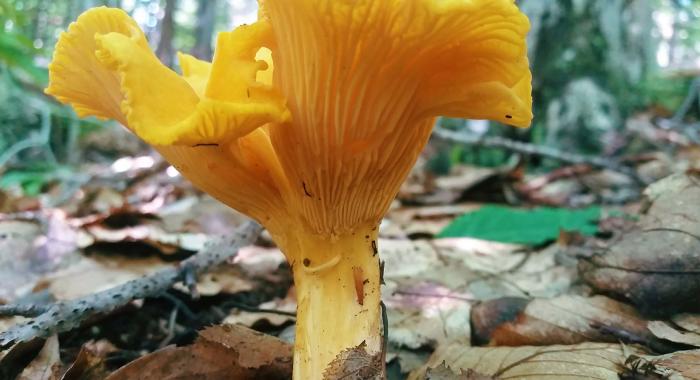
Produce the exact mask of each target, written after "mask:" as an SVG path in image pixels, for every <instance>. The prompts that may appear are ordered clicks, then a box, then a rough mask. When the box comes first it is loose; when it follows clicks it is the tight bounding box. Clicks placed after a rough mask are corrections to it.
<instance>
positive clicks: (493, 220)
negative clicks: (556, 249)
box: [438, 206, 601, 244]
mask: <svg viewBox="0 0 700 380" xmlns="http://www.w3.org/2000/svg"><path fill="white" fill-rule="evenodd" d="M600 216H601V209H600V207H588V208H583V209H576V210H572V209H566V208H551V207H537V208H532V209H517V208H511V207H505V206H484V207H482V208H480V209H478V210H476V211H474V212H470V213H467V214H464V215H462V216H461V217H459V218H457V219H455V220H454V221H453V222H452V223H450V224H449V225H448V226H447V227H445V229H444V230H442V232H441V233H440V234H439V235H438V236H439V237H441V238H448V237H472V238H476V239H482V240H491V241H498V242H503V243H517V244H542V243H544V242H547V241H549V240H554V239H556V238H557V237H558V236H559V233H560V231H561V230H565V231H576V232H579V233H581V234H584V235H594V234H595V233H596V232H598V219H600Z"/></svg>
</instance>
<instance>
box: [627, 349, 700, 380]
mask: <svg viewBox="0 0 700 380" xmlns="http://www.w3.org/2000/svg"><path fill="white" fill-rule="evenodd" d="M626 366H627V368H626V370H625V373H624V376H625V377H624V378H626V379H638V378H644V379H668V380H700V350H692V351H678V352H674V353H671V354H666V355H661V356H651V355H630V356H629V357H628V358H627V360H626ZM642 376H643V377H642Z"/></svg>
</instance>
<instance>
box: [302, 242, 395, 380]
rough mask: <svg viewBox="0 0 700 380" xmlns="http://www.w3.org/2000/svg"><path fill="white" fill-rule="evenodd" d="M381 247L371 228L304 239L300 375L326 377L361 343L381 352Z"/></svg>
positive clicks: (309, 379) (367, 350) (307, 379)
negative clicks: (344, 354) (340, 357)
mask: <svg viewBox="0 0 700 380" xmlns="http://www.w3.org/2000/svg"><path fill="white" fill-rule="evenodd" d="M376 247H377V245H376V233H370V232H368V233H365V234H360V233H357V234H354V235H349V236H345V237H340V238H336V239H333V240H332V241H330V240H324V239H319V238H315V237H308V238H302V239H300V240H299V246H298V248H301V250H300V251H299V252H298V253H299V255H296V256H294V257H296V258H298V260H297V261H295V263H294V265H293V271H294V283H295V287H296V295H297V302H298V306H297V324H296V341H295V345H294V379H295V380H300V379H304V380H314V379H323V378H324V372H326V371H327V370H329V369H328V368H329V365H331V363H332V362H333V361H334V360H335V359H336V358H337V357H338V355H339V354H341V353H342V352H344V351H348V350H352V349H355V348H357V347H361V348H362V349H363V350H364V353H366V354H367V355H369V356H371V357H373V356H375V355H378V354H379V353H380V352H381V348H382V347H381V346H382V337H381V308H380V299H381V296H380V286H381V284H380V281H381V279H380V269H379V255H378V254H377V248H376ZM314 253H319V254H314ZM304 255H306V256H304ZM336 364H337V363H336Z"/></svg>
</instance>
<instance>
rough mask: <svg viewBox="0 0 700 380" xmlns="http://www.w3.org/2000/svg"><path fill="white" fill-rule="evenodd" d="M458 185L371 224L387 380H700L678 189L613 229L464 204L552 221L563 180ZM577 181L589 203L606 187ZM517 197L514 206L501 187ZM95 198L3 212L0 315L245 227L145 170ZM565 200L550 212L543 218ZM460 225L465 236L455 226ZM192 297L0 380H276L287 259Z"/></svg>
mask: <svg viewBox="0 0 700 380" xmlns="http://www.w3.org/2000/svg"><path fill="white" fill-rule="evenodd" d="M470 170H471V169H470V168H468V167H462V168H458V169H457V170H455V171H454V172H453V174H452V176H448V177H444V178H440V177H437V178H422V179H419V180H418V182H420V183H419V184H418V185H416V184H415V183H414V184H413V187H410V186H412V185H411V184H410V183H408V184H407V185H406V186H408V187H405V188H404V191H403V192H402V194H401V195H400V197H399V199H400V200H399V201H397V202H396V204H395V205H394V207H392V210H391V211H390V213H389V214H388V216H387V218H386V220H385V221H384V222H383V224H382V228H381V230H380V235H381V239H380V241H379V244H378V246H379V249H380V256H381V257H382V260H383V261H384V262H385V271H384V280H385V282H386V286H385V288H384V289H383V291H384V303H385V304H386V307H387V316H388V323H389V325H388V332H389V334H388V343H389V345H388V347H387V350H388V352H387V355H386V357H387V366H388V371H389V373H390V374H391V375H390V378H392V379H393V378H406V376H408V377H409V378H411V379H476V380H484V379H518V378H528V379H529V378H537V377H538V376H546V377H548V378H561V379H567V378H572V379H573V378H582V377H586V378H598V379H608V378H609V379H618V378H635V377H633V376H642V375H643V376H649V375H652V374H656V375H658V376H667V377H666V378H674V379H675V378H678V379H695V378H700V376H698V368H697V365H695V364H693V363H696V362H697V361H698V355H699V354H698V353H697V351H694V350H693V348H694V347H698V346H699V345H698V338H697V337H698V336H699V335H698V334H699V331H700V322H698V321H700V319H699V318H700V317H698V316H697V315H696V314H693V312H694V309H693V307H692V306H693V305H692V303H688V302H680V300H681V299H688V297H691V298H692V296H691V295H690V294H697V292H696V291H695V289H696V287H695V285H693V284H694V283H695V275H696V273H695V269H694V266H695V264H696V261H697V260H696V255H695V253H696V252H699V251H698V250H697V249H695V248H697V247H695V245H694V244H695V243H696V241H694V240H693V238H692V237H693V236H692V235H694V234H693V231H698V230H700V229H698V228H697V227H698V226H697V225H696V222H697V220H700V218H698V215H699V213H700V211H698V210H697V209H696V208H695V209H694V208H692V207H690V206H692V205H697V204H700V201H699V199H700V198H698V195H697V194H698V193H697V188H696V184H697V183H700V182H697V181H698V180H697V178H696V177H693V176H692V175H680V174H679V175H675V176H672V177H670V178H668V179H666V180H663V181H662V182H660V183H657V184H655V185H653V186H651V187H650V188H649V189H648V190H647V191H646V193H645V195H646V201H645V203H644V204H643V205H642V207H641V213H640V217H639V218H638V220H636V221H635V220H632V221H630V220H628V219H625V218H624V217H623V218H620V217H619V216H616V214H610V213H608V211H609V210H601V209H600V208H598V207H596V206H593V207H590V208H588V209H583V210H581V211H579V212H573V213H572V212H569V211H565V210H563V209H561V211H559V209H552V208H550V209H529V211H527V212H525V213H524V214H523V209H522V208H519V209H517V210H516V209H511V208H507V207H504V206H499V207H493V206H484V205H482V204H480V203H474V202H469V201H471V200H472V199H482V198H479V197H475V196H474V195H475V194H478V193H479V192H480V191H483V190H481V189H480V187H481V186H486V187H484V188H483V189H486V188H488V189H493V186H494V185H497V186H501V185H499V182H498V181H504V182H503V184H502V186H503V188H504V189H505V188H509V189H510V190H509V191H515V192H518V191H520V192H521V193H520V195H521V196H522V198H523V199H538V201H537V202H535V204H540V205H549V206H553V205H554V206H562V205H570V204H571V202H572V200H573V199H579V200H580V199H584V198H583V197H580V196H579V195H577V192H581V191H583V190H582V189H584V188H585V186H584V187H581V186H573V187H571V186H569V185H566V184H562V182H563V181H569V180H570V178H569V177H567V174H566V173H565V172H562V173H561V174H558V175H557V176H549V177H547V178H542V180H541V181H540V182H539V184H538V183H537V182H536V181H535V179H533V178H531V177H529V178H524V177H521V176H517V175H516V176H513V175H511V174H509V173H508V170H514V169H513V168H501V169H498V170H482V171H476V172H470ZM587 173H589V174H591V176H590V178H588V179H587V181H588V182H587V185H586V186H588V187H590V186H594V187H595V186H598V187H599V188H600V189H599V190H600V191H603V190H604V188H605V187H606V186H608V185H609V183H617V182H615V179H613V178H611V177H609V176H600V175H599V176H597V177H595V176H593V174H599V173H595V172H594V171H588V172H587ZM506 178H507V179H508V181H505V179H506ZM518 178H519V179H518ZM519 180H520V181H522V180H527V181H528V187H524V186H513V183H512V182H511V181H519ZM101 181H103V183H101V184H96V183H89V184H85V185H84V186H83V187H82V188H81V190H80V191H82V192H83V194H82V196H79V197H75V198H72V199H71V200H70V201H69V202H68V203H67V204H64V205H62V206H60V207H53V208H44V207H42V206H41V205H39V206H38V207H37V206H36V204H34V205H33V206H29V207H30V208H34V211H30V212H28V211H22V210H21V209H17V208H13V209H12V211H11V212H12V213H11V214H5V215H3V217H2V218H0V245H2V247H3V252H8V254H6V255H3V256H2V257H0V260H3V261H2V263H3V265H0V268H2V269H1V270H5V271H6V272H3V274H6V275H7V276H0V281H5V282H4V283H3V284H4V286H2V287H0V289H1V290H0V292H2V293H0V304H2V303H13V304H14V303H17V302H38V301H36V300H41V301H40V302H51V301H53V300H65V299H72V298H75V297H80V296H84V295H87V294H91V293H93V292H95V291H97V290H100V289H106V288H109V287H112V286H114V285H117V284H120V283H123V282H124V281H128V280H130V279H134V278H137V277H139V276H143V275H147V274H148V273H152V272H153V271H155V270H158V269H159V268H164V267H167V266H171V265H175V264H176V263H177V262H179V261H180V260H182V259H183V258H186V257H188V256H189V255H192V254H193V253H194V252H196V251H197V250H198V249H200V248H201V247H202V245H203V244H204V242H205V241H206V239H207V238H208V237H209V236H212V235H216V234H221V233H223V232H225V231H227V230H228V228H230V226H231V225H235V224H238V223H240V222H241V221H242V220H244V219H243V218H242V217H241V216H240V215H238V214H236V213H235V212H233V211H230V210H228V209H227V208H225V207H224V206H222V205H220V204H219V203H218V202H216V201H215V200H212V199H211V198H208V197H206V196H202V195H201V194H199V193H198V192H197V191H196V190H194V189H193V188H191V186H189V185H187V184H183V183H182V182H181V181H180V180H173V179H168V178H165V177H164V176H162V175H160V174H159V173H158V171H156V170H152V171H148V170H147V173H144V171H143V170H139V169H134V170H133V171H131V172H129V173H128V174H127V175H125V176H124V177H122V179H120V181H123V186H122V187H119V186H117V187H115V186H113V183H110V182H109V180H107V179H102V180H101ZM421 181H422V182H421ZM596 181H597V182H596ZM516 185H517V183H516ZM546 186H560V187H559V189H560V190H556V191H552V190H551V188H550V189H549V190H546V191H545V190H544V189H545V187H546ZM561 186H563V187H561ZM563 188H568V190H566V191H567V193H566V194H567V195H566V196H565V197H560V198H558V199H553V198H551V199H550V200H549V201H548V200H546V198H547V197H552V196H554V195H556V194H557V192H559V194H562V193H561V191H562V190H561V189H563ZM115 189H119V190H115ZM489 191H490V190H489ZM548 191H549V192H548ZM426 195H430V196H426ZM465 201H466V202H465ZM454 202H461V203H456V204H455V203H454ZM25 204H27V205H32V203H31V202H27V203H25ZM626 212H628V213H629V210H626ZM519 213H520V214H519ZM521 214H522V218H523V219H522V220H520V221H518V220H517V219H518V217H520V216H519V215H521ZM565 214H566V215H565ZM470 215H471V216H470ZM475 215H476V216H475ZM611 215H612V216H611ZM460 217H461V218H476V219H474V220H471V221H470V222H469V223H468V224H465V219H460ZM600 217H602V220H599V222H600V223H599V224H597V223H596V219H599V218H600ZM479 218H481V219H479ZM538 218H539V219H538ZM555 219H556V220H559V221H561V223H559V222H556V223H555V222H553V220H555ZM533 220H535V221H536V223H535V222H533ZM480 221H481V222H480ZM484 221H488V222H489V223H492V224H493V225H495V226H497V227H500V230H499V231H500V232H503V233H501V234H500V235H498V234H497V235H493V234H491V235H488V234H486V233H488V232H489V230H490V231H491V232H492V231H493V230H494V229H493V228H489V229H484V228H483V227H484V226H485V224H484V223H483V222H484ZM528 221H529V222H530V224H531V225H529V226H528V224H527V222H528ZM465 225H467V226H468V228H466V229H465V228H464V226H465ZM456 226H457V227H459V226H461V227H460V228H456ZM469 226H471V227H469ZM519 226H521V227H526V228H529V230H530V231H532V234H531V235H529V233H524V232H522V231H519V230H518V228H520V227H519ZM533 227H534V228H533ZM539 227H541V228H539ZM479 228H481V231H483V232H484V233H481V232H479V231H480V230H479ZM446 229H447V230H449V231H451V232H450V233H449V234H444V233H443V235H441V232H443V231H445V230H446ZM499 231H497V232H499ZM679 231H680V232H679ZM647 234H651V235H654V234H658V236H657V235H654V239H651V240H650V239H646V238H645V237H644V236H645V235H647ZM447 235H449V237H447ZM516 235H517V236H519V237H520V238H518V239H513V238H512V236H516ZM517 236H516V237H517ZM652 240H659V241H663V242H664V245H663V246H658V244H657V245H654V243H653V242H652ZM669 252H670V253H669ZM37 263H39V264H41V265H33V264H37ZM10 276H12V277H10ZM191 289H192V288H190V287H188V286H185V285H183V284H178V285H177V286H175V287H174V288H173V289H172V290H171V291H169V292H168V293H167V294H164V295H163V296H162V297H159V298H154V299H145V300H134V301H133V302H131V303H130V304H129V305H127V306H125V307H123V308H120V309H118V310H115V311H114V312H113V313H110V314H109V315H102V316H95V317H94V318H91V319H89V320H88V321H87V322H86V323H85V324H84V325H83V326H81V327H80V328H77V329H75V330H74V331H71V332H69V333H62V334H60V335H58V336H55V337H52V338H50V339H48V340H46V341H44V340H39V341H38V342H30V343H22V344H18V345H15V346H14V347H11V348H9V349H8V350H5V351H4V352H2V353H1V354H0V374H5V373H11V374H13V376H14V378H17V376H21V375H23V374H24V376H25V378H32V377H26V376H34V377H36V378H46V379H52V378H56V379H66V380H71V379H87V380H90V379H103V378H109V379H113V380H114V379H117V380H118V379H122V378H124V379H126V378H129V379H138V378H144V379H145V378H158V379H168V378H193V377H196V376H199V377H201V378H203V379H219V378H221V379H223V378H231V376H237V377H236V378H241V379H245V378H251V379H253V378H273V379H274V378H289V376H290V373H291V356H290V355H291V346H290V344H289V343H287V341H290V340H293V334H289V332H290V331H291V332H293V326H294V320H295V318H294V310H295V305H296V299H295V295H294V291H293V287H291V274H290V272H289V268H288V267H287V265H286V264H285V261H284V257H283V255H282V253H281V252H280V251H279V250H278V249H276V248H275V247H274V246H271V245H270V241H269V240H268V239H265V238H264V237H262V238H261V239H259V241H258V243H257V244H256V245H255V246H251V247H246V248H244V249H243V250H241V252H240V253H239V255H238V256H237V257H236V259H235V260H234V261H233V262H231V263H229V264H227V265H224V266H221V267H220V268H218V269H216V270H214V271H212V272H209V273H206V274H203V275H202V276H200V277H199V278H198V279H197V285H196V290H197V292H196V294H192V293H191ZM693 292H695V293H693ZM661 311H662V312H661ZM679 313H684V314H679ZM19 320H26V319H24V318H23V317H4V318H2V317H0V330H4V329H8V328H10V327H11V326H12V325H13V324H14V323H16V322H17V321H19ZM212 325H213V327H207V326H212ZM242 326H248V327H252V328H255V329H256V330H259V331H261V332H264V333H265V335H261V334H259V333H256V332H253V331H252V330H247V329H245V328H243V327H242ZM273 335H277V336H279V337H284V339H285V340H286V341H285V340H280V339H276V338H274V337H272V336H273ZM346 354H347V355H346V356H344V357H340V358H339V359H341V360H340V361H339V362H338V363H337V364H338V365H337V366H336V367H334V369H332V370H331V372H333V371H336V372H337V374H332V373H331V374H329V376H335V377H338V376H341V375H343V376H345V375H348V374H349V375H348V376H355V377H356V378H362V377H357V376H364V375H362V374H370V375H367V376H372V375H371V374H374V373H375V372H374V370H373V369H376V368H377V365H378V364H377V362H376V360H375V359H374V358H366V357H364V356H362V350H361V347H358V348H357V350H350V351H348V352H347V353H346ZM8 358H9V359H8ZM350 359H352V360H350ZM7 371H9V372H7ZM36 374H41V375H36ZM37 376H43V377H37ZM52 376H53V377H52ZM148 376H151V377H148ZM392 376H393V377H392ZM672 376H676V377H672ZM330 378H332V377H330ZM349 378H352V377H349Z"/></svg>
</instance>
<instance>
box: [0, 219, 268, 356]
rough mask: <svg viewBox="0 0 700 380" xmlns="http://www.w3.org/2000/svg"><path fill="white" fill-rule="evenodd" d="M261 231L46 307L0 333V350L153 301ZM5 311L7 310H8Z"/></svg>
mask: <svg viewBox="0 0 700 380" xmlns="http://www.w3.org/2000/svg"><path fill="white" fill-rule="evenodd" d="M261 231H262V227H261V226H260V225H259V224H257V223H255V222H247V223H245V224H244V225H242V226H241V227H239V228H238V229H236V231H234V232H233V233H232V234H231V235H227V236H223V237H220V238H216V239H214V240H212V241H211V242H209V243H208V244H207V245H206V246H205V247H204V248H203V249H202V250H201V251H200V252H198V253H197V254H196V255H194V256H192V257H190V258H189V259H187V260H185V261H183V262H182V263H181V264H180V265H179V266H177V267H171V268H167V269H163V270H161V271H158V272H156V273H154V274H152V275H150V276H144V277H141V278H139V279H136V280H132V281H129V282H126V283H124V284H122V285H118V286H115V287H113V288H111V289H108V290H104V291H101V292H98V293H94V294H90V295H87V296H85V297H82V298H78V299H75V300H70V301H62V302H57V303H54V304H51V305H48V306H47V308H48V309H47V310H46V311H44V312H43V313H41V314H40V315H38V316H37V317H36V318H34V319H32V320H30V321H27V322H24V323H20V324H17V325H15V326H13V327H12V328H10V329H9V330H7V331H5V332H2V333H0V350H2V349H5V348H7V347H9V346H10V345H11V344H14V343H18V342H24V341H27V340H29V339H32V338H35V337H47V336H50V335H52V334H55V333H60V332H64V331H69V330H71V329H73V328H76V327H78V326H80V324H81V323H82V322H83V321H84V320H86V319H87V318H88V317H90V316H92V315H95V314H99V313H108V312H110V311H112V310H115V309H117V308H118V307H121V306H124V305H126V304H127V303H129V302H131V301H132V300H134V299H139V298H147V297H157V296H159V295H161V294H162V293H163V292H165V291H167V290H168V289H169V288H170V287H171V286H172V285H173V284H174V283H176V282H178V281H182V280H183V277H184V273H185V272H186V270H187V271H193V272H194V273H198V274H199V273H203V272H206V271H208V270H210V269H212V268H213V267H215V266H217V265H219V264H221V263H223V262H225V261H227V260H228V259H230V258H231V257H233V256H234V255H235V254H236V253H237V252H238V250H239V249H240V248H241V247H244V246H246V245H249V244H251V243H253V242H254V241H255V239H257V237H258V235H259V234H260V232H261ZM185 268H186V270H185ZM5 308H6V309H8V310H9V309H10V306H5ZM17 310H18V311H21V310H20V309H17ZM18 315H19V313H18Z"/></svg>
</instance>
